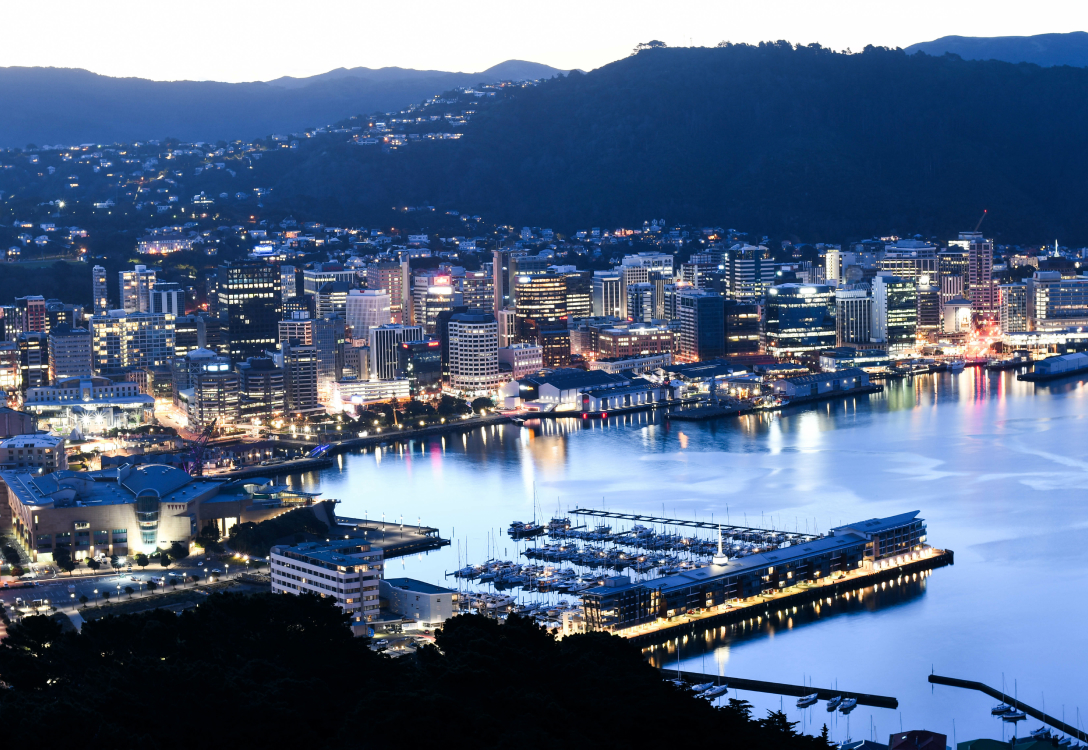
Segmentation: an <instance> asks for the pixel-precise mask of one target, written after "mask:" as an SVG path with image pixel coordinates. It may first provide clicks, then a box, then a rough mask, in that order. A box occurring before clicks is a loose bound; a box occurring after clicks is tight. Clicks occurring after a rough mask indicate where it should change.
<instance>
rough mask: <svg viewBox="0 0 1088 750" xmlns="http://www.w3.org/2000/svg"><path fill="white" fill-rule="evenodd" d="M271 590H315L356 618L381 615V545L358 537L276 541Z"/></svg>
mask: <svg viewBox="0 0 1088 750" xmlns="http://www.w3.org/2000/svg"><path fill="white" fill-rule="evenodd" d="M269 558H270V562H271V571H272V593H274V594H295V595H298V594H315V595H317V596H320V597H323V598H324V597H328V598H330V599H332V600H334V601H335V602H336V605H337V606H338V607H340V609H342V610H344V612H346V613H347V614H349V615H350V616H351V618H352V621H353V622H357V623H364V622H370V621H373V620H375V619H377V617H378V609H379V606H378V598H379V596H380V592H379V581H380V580H381V577H382V569H383V568H384V562H383V559H382V551H381V550H380V549H371V546H370V545H369V544H360V543H359V542H358V541H350V540H344V541H342V542H323V543H314V542H306V543H303V544H296V545H293V546H287V545H276V546H274V547H272V549H271V552H270V554H269Z"/></svg>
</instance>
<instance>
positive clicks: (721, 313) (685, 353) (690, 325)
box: [676, 288, 725, 362]
mask: <svg viewBox="0 0 1088 750" xmlns="http://www.w3.org/2000/svg"><path fill="white" fill-rule="evenodd" d="M676 306H677V312H678V313H679V318H680V359H683V360H684V361H686V362H699V361H702V360H707V359H713V358H715V357H721V356H724V354H725V298H724V297H722V296H721V295H720V294H715V293H714V292H711V291H707V290H705V289H691V288H689V289H685V290H684V291H683V292H680V293H679V294H677V297H676Z"/></svg>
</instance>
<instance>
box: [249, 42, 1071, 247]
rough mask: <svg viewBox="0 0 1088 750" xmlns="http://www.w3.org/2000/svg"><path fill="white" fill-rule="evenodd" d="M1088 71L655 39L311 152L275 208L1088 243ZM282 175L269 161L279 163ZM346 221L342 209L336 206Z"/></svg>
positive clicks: (282, 185) (811, 234)
mask: <svg viewBox="0 0 1088 750" xmlns="http://www.w3.org/2000/svg"><path fill="white" fill-rule="evenodd" d="M1085 122H1088V70H1084V69H1075V68H1069V67H1057V68H1040V67H1037V66H1035V65H1030V64H1019V65H1014V64H1009V63H1003V62H996V61H986V62H980V61H965V60H961V59H959V58H957V57H954V56H943V57H931V56H927V55H924V54H918V55H907V54H905V53H904V52H903V51H902V50H887V49H876V48H868V49H866V50H865V51H864V52H863V53H860V54H839V53H834V52H831V51H829V50H826V49H821V48H818V47H805V48H797V49H795V48H792V47H790V46H789V45H788V44H786V43H779V44H764V45H760V46H758V47H753V46H743V45H735V46H728V47H721V48H711V49H699V48H683V49H649V50H644V51H642V52H640V53H639V54H637V55H634V56H632V57H629V58H626V59H623V60H620V61H618V62H615V63H612V64H610V65H606V66H604V67H603V68H599V69H597V70H594V71H592V72H590V73H586V74H581V73H572V74H570V75H568V76H566V77H562V78H556V79H553V80H550V81H548V82H545V83H543V84H541V85H539V86H536V87H532V88H528V89H524V90H521V91H519V92H517V94H516V95H514V96H511V97H509V98H506V99H503V100H500V101H498V102H496V103H495V104H494V105H492V106H490V107H487V108H483V109H481V111H480V112H479V113H478V114H477V115H476V117H475V118H474V119H473V120H472V122H471V123H470V124H469V126H468V128H467V129H466V133H465V136H464V137H463V138H462V139H461V140H460V141H457V142H452V143H451V142H442V143H426V144H418V145H411V146H409V147H406V148H404V149H402V150H399V151H395V152H393V153H387V154H383V153H379V152H378V150H376V149H373V148H370V149H367V148H359V147H357V146H351V145H346V144H345V145H342V146H329V147H322V148H320V149H318V150H312V151H310V152H309V153H308V154H299V155H298V158H299V163H296V164H295V165H294V166H293V167H292V168H291V169H290V170H289V171H287V172H285V173H283V174H281V175H278V176H277V184H276V188H277V189H276V191H275V195H277V200H279V201H296V205H299V203H297V202H301V204H305V205H313V206H315V207H317V206H318V205H320V206H322V207H323V209H324V210H326V211H330V209H334V208H335V207H336V206H337V205H338V206H339V208H340V209H341V210H340V211H339V213H341V214H343V215H344V216H345V217H347V216H355V217H359V218H365V217H366V216H367V215H373V214H374V212H375V211H378V210H386V211H387V210H388V207H389V206H391V205H394V204H418V203H428V204H435V205H440V206H442V207H457V208H459V209H460V210H463V211H465V210H467V211H473V212H480V213H485V214H487V215H488V216H490V217H491V218H493V219H495V220H499V221H508V222H510V223H516V224H519V225H520V224H533V225H540V226H553V227H555V228H556V229H571V228H574V227H585V226H589V225H592V226H614V225H620V224H627V225H630V224H631V223H634V222H636V221H637V222H641V221H643V220H644V219H648V218H665V219H667V220H668V221H670V222H674V221H676V222H680V221H688V222H696V223H704V222H705V223H710V222H713V223H714V224H716V225H728V226H735V227H744V228H746V229H749V230H752V231H758V232H767V233H779V234H781V235H783V236H788V235H790V234H793V235H797V236H798V237H800V238H802V239H819V238H822V239H828V240H831V239H841V238H846V237H862V236H871V235H873V234H887V233H890V232H902V233H908V232H909V233H915V232H922V233H925V234H937V235H941V236H948V235H949V234H951V233H954V232H956V231H959V230H963V229H965V228H971V227H972V226H973V225H974V223H975V221H976V219H977V217H978V216H980V215H981V213H982V210H983V209H988V210H989V216H990V218H989V219H988V220H987V221H988V228H989V230H990V231H992V232H995V233H996V234H997V236H998V237H1000V238H1004V239H1006V240H1008V241H1038V240H1046V239H1051V238H1061V239H1062V240H1063V241H1068V242H1084V241H1088V212H1086V211H1084V205H1085V203H1086V199H1088V184H1086V175H1088V139H1086V138H1085V137H1084V123H1085ZM268 166H269V167H271V166H272V165H271V164H269V165H268ZM331 212H332V213H336V211H334V210H333V211H331Z"/></svg>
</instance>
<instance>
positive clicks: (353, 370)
mask: <svg viewBox="0 0 1088 750" xmlns="http://www.w3.org/2000/svg"><path fill="white" fill-rule="evenodd" d="M344 377H345V378H355V379H357V380H369V379H370V345H369V344H363V345H359V344H353V345H351V346H345V347H344Z"/></svg>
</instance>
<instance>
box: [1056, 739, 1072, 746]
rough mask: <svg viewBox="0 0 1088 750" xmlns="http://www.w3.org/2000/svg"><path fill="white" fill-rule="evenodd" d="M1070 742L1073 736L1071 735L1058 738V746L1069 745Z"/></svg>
mask: <svg viewBox="0 0 1088 750" xmlns="http://www.w3.org/2000/svg"><path fill="white" fill-rule="evenodd" d="M1072 744H1073V738H1072V737H1062V738H1061V739H1060V740H1058V747H1069V746H1070V745H1072Z"/></svg>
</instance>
